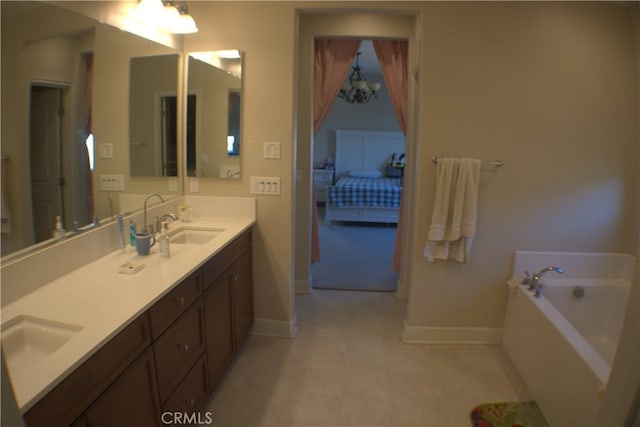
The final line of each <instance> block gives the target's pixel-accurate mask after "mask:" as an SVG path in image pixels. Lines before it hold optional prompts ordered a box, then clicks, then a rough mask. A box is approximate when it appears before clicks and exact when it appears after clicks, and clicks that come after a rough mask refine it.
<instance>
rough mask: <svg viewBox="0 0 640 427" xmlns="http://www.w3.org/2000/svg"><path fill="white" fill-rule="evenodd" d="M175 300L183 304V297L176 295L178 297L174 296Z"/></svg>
mask: <svg viewBox="0 0 640 427" xmlns="http://www.w3.org/2000/svg"><path fill="white" fill-rule="evenodd" d="M176 302H177V303H178V304H180V305H183V304H184V297H178V298H176Z"/></svg>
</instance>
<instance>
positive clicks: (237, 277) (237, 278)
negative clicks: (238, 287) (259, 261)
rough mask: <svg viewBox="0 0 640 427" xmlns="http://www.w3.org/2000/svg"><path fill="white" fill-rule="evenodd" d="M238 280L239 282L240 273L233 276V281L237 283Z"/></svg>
mask: <svg viewBox="0 0 640 427" xmlns="http://www.w3.org/2000/svg"><path fill="white" fill-rule="evenodd" d="M238 280H240V273H234V275H233V281H234V282H237V281H238Z"/></svg>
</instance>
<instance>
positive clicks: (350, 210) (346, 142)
mask: <svg viewBox="0 0 640 427" xmlns="http://www.w3.org/2000/svg"><path fill="white" fill-rule="evenodd" d="M404 152H405V139H404V135H403V134H402V132H394V131H371V130H367V131H364V130H337V131H336V157H335V179H336V184H335V185H330V186H328V187H327V203H326V208H325V222H327V223H331V221H354V222H384V223H397V222H398V213H399V210H400V195H401V193H402V179H401V178H398V177H387V176H385V166H386V163H387V162H388V161H389V159H390V158H391V156H392V155H393V154H394V153H404ZM376 171H377V174H376V173H375V172H376ZM352 175H355V176H352ZM374 175H378V176H379V177H376V178H373V177H372V176H374Z"/></svg>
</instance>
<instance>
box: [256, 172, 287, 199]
mask: <svg viewBox="0 0 640 427" xmlns="http://www.w3.org/2000/svg"><path fill="white" fill-rule="evenodd" d="M250 185H251V194H268V195H270V196H278V195H280V177H272V176H271V177H261V176H252V177H251V184H250Z"/></svg>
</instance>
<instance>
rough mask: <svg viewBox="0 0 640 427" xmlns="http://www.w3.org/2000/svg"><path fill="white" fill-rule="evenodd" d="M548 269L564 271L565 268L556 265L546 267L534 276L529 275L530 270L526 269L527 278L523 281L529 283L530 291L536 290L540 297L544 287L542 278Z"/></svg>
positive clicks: (536, 294)
mask: <svg viewBox="0 0 640 427" xmlns="http://www.w3.org/2000/svg"><path fill="white" fill-rule="evenodd" d="M547 271H555V272H556V273H564V270H563V269H562V268H560V267H554V266H549V267H545V268H543V269H542V270H540V271H538V272H537V273H536V274H534V275H533V276H529V272H528V271H525V274H526V275H527V278H526V279H525V281H524V282H523V283H524V284H528V285H529V288H528V289H529V290H530V291H533V292H535V296H536V297H540V293H541V292H542V288H543V287H544V285H543V284H542V283H540V279H542V276H543V275H544V274H545V273H546V272H547Z"/></svg>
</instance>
